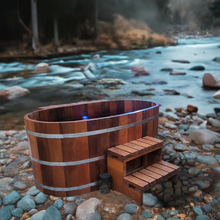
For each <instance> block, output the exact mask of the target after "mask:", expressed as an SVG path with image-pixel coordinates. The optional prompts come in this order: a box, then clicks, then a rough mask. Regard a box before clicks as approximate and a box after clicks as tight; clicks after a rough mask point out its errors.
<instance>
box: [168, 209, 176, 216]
mask: <svg viewBox="0 0 220 220" xmlns="http://www.w3.org/2000/svg"><path fill="white" fill-rule="evenodd" d="M168 214H169V216H175V215H177V214H178V211H177V210H170V211H169V212H168Z"/></svg>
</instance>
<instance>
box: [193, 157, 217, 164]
mask: <svg viewBox="0 0 220 220" xmlns="http://www.w3.org/2000/svg"><path fill="white" fill-rule="evenodd" d="M197 160H198V162H199V163H200V164H202V163H204V164H207V165H213V164H214V163H218V161H217V160H216V159H215V158H214V157H212V156H198V157H197Z"/></svg>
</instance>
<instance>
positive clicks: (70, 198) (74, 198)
mask: <svg viewBox="0 0 220 220" xmlns="http://www.w3.org/2000/svg"><path fill="white" fill-rule="evenodd" d="M76 198H77V196H70V197H66V200H67V201H68V202H74V201H75V200H76Z"/></svg>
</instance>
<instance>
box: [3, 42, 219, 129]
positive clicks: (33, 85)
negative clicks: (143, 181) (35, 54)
mask: <svg viewBox="0 0 220 220" xmlns="http://www.w3.org/2000/svg"><path fill="white" fill-rule="evenodd" d="M219 46H220V38H200V39H180V40H178V45H177V46H168V47H156V48H151V49H144V50H130V51H100V52H97V53H89V54H81V55H74V56H68V57H59V58H53V59H46V60H30V59H29V60H23V61H20V62H8V63H0V90H3V89H5V88H7V87H11V86H15V85H18V86H21V87H24V88H27V89H29V90H30V94H29V95H27V96H24V97H20V98H15V99H11V100H4V99H0V130H9V129H23V128H24V122H23V116H24V114H26V113H28V112H31V111H33V110H34V109H35V108H36V107H39V106H47V105H54V104H63V103H71V102H80V101H86V100H96V99H142V100H150V101H155V102H157V103H159V104H161V107H160V111H163V112H164V111H165V109H166V108H171V109H174V107H186V106H187V105H188V104H192V105H195V106H197V107H198V108H199V113H201V114H207V113H211V112H213V109H214V108H215V107H220V100H218V99H214V98H213V94H214V93H215V91H213V90H209V91H208V90H204V89H203V87H202V77H203V75H204V73H207V72H208V73H211V74H213V75H218V76H219V75H220V63H218V62H214V61H212V60H213V59H214V58H215V57H217V56H219V55H220V47H219ZM158 51H160V52H161V53H156V52H158ZM94 54H99V55H100V58H99V59H95V58H93V55H94ZM172 60H188V61H190V63H187V64H186V63H176V62H172ZM40 62H46V63H48V64H49V65H50V68H51V70H52V72H51V73H42V74H34V73H33V70H34V69H35V67H36V65H37V64H38V63H40ZM89 63H94V64H95V66H96V76H97V77H96V79H95V80H89V79H86V78H85V75H84V74H83V73H82V72H81V70H80V68H79V66H81V65H85V66H86V65H88V64H89ZM135 65H142V66H144V67H145V69H146V70H148V71H149V72H150V73H151V74H150V75H149V76H138V77H134V75H133V73H132V71H131V68H132V67H133V66H135ZM196 65H202V66H204V67H205V70H204V71H192V70H189V69H190V68H191V67H193V66H196ZM162 68H172V69H174V70H176V71H181V72H182V71H184V72H186V75H182V76H173V75H170V74H169V72H163V71H160V70H161V69H162ZM104 78H113V79H121V80H123V81H125V82H126V84H124V85H112V84H111V85H107V84H102V83H99V82H97V81H98V80H100V79H104ZM152 89H154V90H152ZM166 89H169V90H175V91H177V92H179V93H180V95H171V94H167V93H165V92H164V90H166ZM134 90H136V91H138V92H141V93H142V96H140V95H137V94H136V93H133V92H132V91H134ZM147 90H149V91H148V92H147ZM143 93H144V94H145V95H143Z"/></svg>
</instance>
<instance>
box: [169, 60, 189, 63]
mask: <svg viewBox="0 0 220 220" xmlns="http://www.w3.org/2000/svg"><path fill="white" fill-rule="evenodd" d="M172 62H175V63H190V62H189V61H188V60H172Z"/></svg>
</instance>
